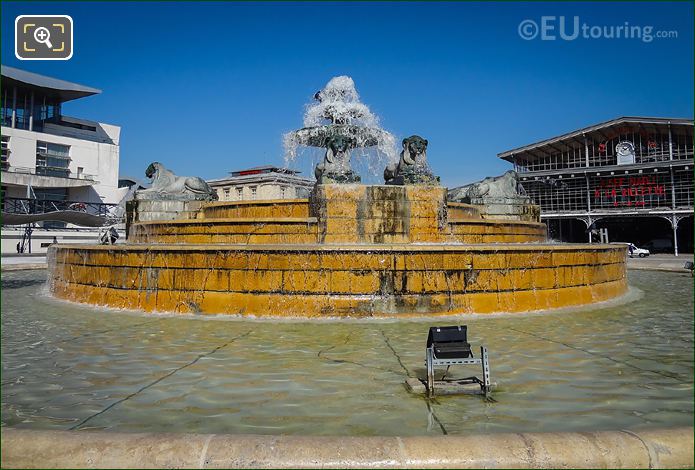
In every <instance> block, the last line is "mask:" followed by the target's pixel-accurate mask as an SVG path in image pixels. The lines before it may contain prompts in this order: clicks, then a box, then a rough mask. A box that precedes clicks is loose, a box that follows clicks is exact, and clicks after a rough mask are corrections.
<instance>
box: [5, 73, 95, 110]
mask: <svg viewBox="0 0 695 470" xmlns="http://www.w3.org/2000/svg"><path fill="white" fill-rule="evenodd" d="M2 87H3V88H11V87H24V88H28V89H30V90H33V91H35V92H36V91H38V92H40V93H41V94H44V95H47V96H50V97H54V98H57V99H58V100H59V101H60V102H61V103H64V102H66V101H71V100H76V99H78V98H84V97H86V96H91V95H98V94H99V93H101V90H98V89H96V88H92V87H88V86H85V85H80V84H78V83H72V82H67V81H65V80H59V79H57V78H51V77H46V76H45V75H39V74H37V73H32V72H27V71H26V70H20V69H16V68H14V67H8V66H7V65H3V66H2Z"/></svg>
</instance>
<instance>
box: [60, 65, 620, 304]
mask: <svg viewBox="0 0 695 470" xmlns="http://www.w3.org/2000/svg"><path fill="white" fill-rule="evenodd" d="M304 125H305V127H304V128H302V129H300V130H298V131H295V132H291V133H289V134H287V135H285V144H286V147H287V149H288V153H289V154H290V156H291V157H292V156H293V155H295V154H296V149H297V148H298V147H300V146H305V147H315V148H321V149H324V152H325V153H324V158H323V161H322V162H320V163H319V164H318V165H317V166H316V170H315V174H316V179H317V184H316V186H315V188H314V190H313V192H312V194H311V196H310V197H309V198H308V199H294V200H270V201H267V200H266V201H261V200H257V201H256V200H254V201H217V202H216V201H205V200H200V198H187V197H178V199H177V200H176V204H177V206H176V207H177V208H178V209H177V211H176V212H173V213H172V212H171V211H169V212H166V213H165V214H164V215H162V217H157V216H156V215H153V214H156V213H157V212H153V211H152V210H150V209H151V204H152V203H151V201H149V200H148V204H149V205H148V206H147V207H148V208H150V209H148V211H147V212H144V211H142V212H141V211H140V209H138V207H136V206H133V205H131V206H130V214H129V217H128V220H129V226H128V243H126V244H123V245H115V246H86V245H54V246H52V247H51V248H50V250H49V270H50V282H49V285H50V291H51V292H52V293H53V295H54V296H56V297H59V298H62V299H67V300H73V301H77V302H83V303H89V304H95V305H106V306H110V307H118V308H127V309H138V310H145V311H163V312H180V313H198V314H217V313H221V314H237V315H258V316H302V317H336V316H390V315H399V316H408V315H423V314H424V315H428V314H440V315H441V314H461V313H473V312H475V313H489V312H526V311H532V310H541V309H551V308H558V307H565V306H570V305H582V304H589V303H593V302H598V301H603V300H607V299H611V298H614V297H617V296H620V295H622V294H624V293H625V292H626V290H627V281H626V276H625V254H626V253H625V251H626V248H625V247H624V246H620V245H583V244H557V243H548V242H547V240H546V227H545V225H544V224H542V223H540V222H539V220H538V211H537V208H534V207H532V206H530V205H528V204H526V206H524V207H526V209H524V210H514V211H512V212H511V213H509V214H502V215H500V212H499V211H497V210H494V211H491V210H487V209H486V206H485V205H476V204H470V203H466V202H454V201H449V202H448V201H447V189H446V188H444V187H442V186H440V185H439V179H438V178H437V177H436V176H435V175H434V174H433V173H432V172H431V170H430V168H429V165H428V163H427V158H426V151H427V145H428V142H427V140H426V139H424V138H422V137H420V136H417V135H413V136H411V137H408V138H406V139H404V140H403V151H402V152H401V154H400V158H397V157H396V155H395V152H394V151H393V148H394V145H393V143H394V138H393V136H392V135H391V134H389V133H388V132H386V131H384V130H383V129H381V128H380V127H379V125H378V120H377V119H376V117H375V116H374V115H373V114H372V113H371V112H370V111H369V109H368V108H367V107H366V106H365V105H364V104H362V103H360V102H359V99H358V95H357V92H356V91H355V88H354V83H353V82H352V80H351V79H350V78H348V77H336V78H334V79H332V80H331V81H330V82H329V83H328V85H327V86H326V87H325V88H324V89H323V90H321V91H320V92H318V93H317V94H316V95H315V103H313V104H312V105H310V106H309V107H308V109H307V112H306V116H305V120H304ZM356 149H361V151H363V150H365V149H372V150H376V152H377V153H378V154H379V155H382V156H384V155H386V156H388V157H389V158H388V159H389V164H388V165H387V166H386V169H385V170H383V171H384V177H385V183H386V184H384V185H362V184H358V183H359V182H360V180H361V178H360V175H358V174H356V173H355V172H354V171H353V169H352V166H351V157H352V152H353V151H355V150H356ZM148 171H149V170H148ZM176 178H177V177H176ZM176 178H174V180H175V181H184V182H185V181H189V180H190V179H183V180H181V179H179V180H176ZM190 181H191V182H193V183H195V181H196V180H190ZM196 184H197V183H196ZM179 186H182V187H183V190H182V191H183V192H184V193H185V191H186V185H185V184H183V183H182V184H179V185H178V186H177V188H178V189H177V191H178V192H177V193H178V194H180V193H181V191H179V190H180V189H181V188H179ZM194 186H195V185H194ZM200 186H201V188H202V189H204V187H202V185H200ZM165 192H166V191H165ZM478 192H480V191H478ZM203 193H204V191H203ZM203 193H201V194H203ZM476 194H477V193H476ZM147 196H148V198H149V197H150V196H152V193H151V192H150V193H149V194H148V195H147ZM136 199H137V196H136ZM169 199H170V196H167V197H166V198H165V200H166V201H167V204H169V205H170V201H168V200H169ZM169 205H167V207H169ZM143 207H144V206H143ZM162 207H164V206H162ZM172 214H174V215H172ZM168 219H172V220H168Z"/></svg>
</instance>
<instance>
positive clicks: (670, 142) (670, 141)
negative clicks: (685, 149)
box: [668, 121, 673, 160]
mask: <svg viewBox="0 0 695 470" xmlns="http://www.w3.org/2000/svg"><path fill="white" fill-rule="evenodd" d="M668 159H669V160H673V134H672V133H671V122H670V121H669V123H668Z"/></svg>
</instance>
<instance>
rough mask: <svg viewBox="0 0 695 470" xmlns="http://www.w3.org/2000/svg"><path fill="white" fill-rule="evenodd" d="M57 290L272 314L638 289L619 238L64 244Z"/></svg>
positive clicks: (397, 310) (99, 300)
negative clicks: (631, 285)
mask: <svg viewBox="0 0 695 470" xmlns="http://www.w3.org/2000/svg"><path fill="white" fill-rule="evenodd" d="M49 267H50V269H51V272H52V279H51V283H50V289H51V291H52V292H53V294H54V295H55V296H57V297H60V298H63V299H67V300H74V301H80V302H86V303H91V304H97V305H108V306H111V307H117V308H129V309H143V310H146V311H154V310H156V311H164V312H182V313H226V314H242V315H243V314H253V315H273V316H344V315H350V316H372V315H377V316H378V315H392V314H400V315H420V314H447V313H452V314H454V313H470V312H476V313H489V312H525V311H530V310H541V309H549V308H558V307H565V306H571V305H581V304H587V303H592V302H597V301H602V300H607V299H610V298H613V297H617V296H619V295H621V294H623V293H625V292H626V290H627V281H626V276H625V246H619V245H600V246H598V245H568V246H562V245H543V244H526V245H522V244H516V245H469V246H465V245H392V246H389V245H345V246H338V245H333V246H331V245H307V246H304V247H302V246H300V245H289V246H285V245H278V246H269V245H258V246H254V245H238V246H227V247H225V246H221V245H201V246H193V245H178V246H177V245H151V246H150V245H132V246H128V245H114V246H91V247H86V246H80V245H67V246H64V245H54V246H52V247H51V248H50V250H49Z"/></svg>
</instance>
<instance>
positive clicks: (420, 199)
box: [311, 184, 447, 244]
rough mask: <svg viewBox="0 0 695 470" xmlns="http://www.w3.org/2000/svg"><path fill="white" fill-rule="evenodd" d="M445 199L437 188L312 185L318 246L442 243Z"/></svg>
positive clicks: (313, 213)
mask: <svg viewBox="0 0 695 470" xmlns="http://www.w3.org/2000/svg"><path fill="white" fill-rule="evenodd" d="M446 194H447V190H446V188H444V187H441V186H392V185H383V186H363V185H328V184H319V185H316V188H315V190H314V192H313V194H312V198H311V215H312V216H313V217H316V219H317V221H318V242H319V243H325V244H334V243H349V244H352V243H441V242H443V241H445V237H446V230H444V228H445V227H446V225H447V219H446Z"/></svg>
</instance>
